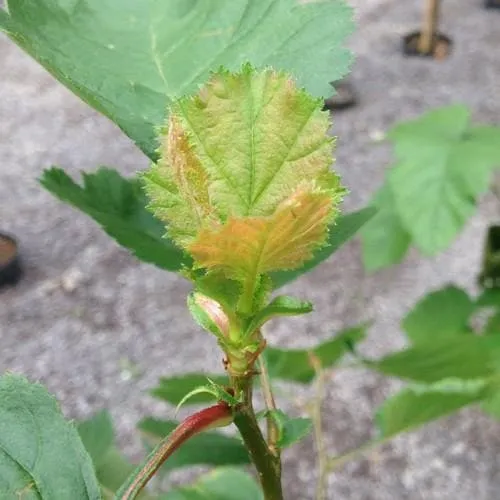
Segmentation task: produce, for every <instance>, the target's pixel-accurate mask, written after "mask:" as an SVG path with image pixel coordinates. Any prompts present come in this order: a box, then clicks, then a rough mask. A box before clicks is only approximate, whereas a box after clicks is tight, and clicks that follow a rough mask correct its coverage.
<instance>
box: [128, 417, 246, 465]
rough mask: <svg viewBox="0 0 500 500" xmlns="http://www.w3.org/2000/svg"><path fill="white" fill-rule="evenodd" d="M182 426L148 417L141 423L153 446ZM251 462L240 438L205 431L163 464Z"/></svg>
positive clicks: (150, 444) (148, 441) (233, 463)
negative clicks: (178, 426)
mask: <svg viewBox="0 0 500 500" xmlns="http://www.w3.org/2000/svg"><path fill="white" fill-rule="evenodd" d="M177 425H178V422H174V421H171V420H158V419H154V418H145V419H144V420H141V422H139V425H138V427H139V429H140V430H141V431H142V432H143V435H144V437H145V440H146V443H147V444H148V446H151V448H153V447H154V446H156V445H157V444H158V442H159V441H160V440H161V439H163V438H164V437H166V436H167V435H168V434H170V433H171V432H172V431H173V430H174V429H175V428H176V427H177ZM248 463H250V459H249V457H248V453H247V451H246V448H245V447H244V446H243V443H242V442H241V440H240V439H237V438H234V437H230V436H225V435H223V434H221V433H219V432H216V431H210V432H203V433H201V434H198V435H197V436H194V437H192V438H191V439H190V440H189V441H186V442H185V443H184V444H183V445H182V446H181V447H180V448H179V449H178V450H177V451H175V452H174V453H173V455H172V456H170V457H169V459H168V460H167V461H166V462H165V464H164V465H163V466H162V468H163V470H164V471H165V470H172V469H177V468H179V467H186V466H189V465H200V464H204V465H217V466H220V465H231V464H232V465H244V464H248Z"/></svg>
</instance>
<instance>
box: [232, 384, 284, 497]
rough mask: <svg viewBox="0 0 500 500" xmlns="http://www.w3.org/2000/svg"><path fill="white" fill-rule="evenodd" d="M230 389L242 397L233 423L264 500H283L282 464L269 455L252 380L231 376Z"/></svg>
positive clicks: (276, 457) (277, 458) (269, 451)
mask: <svg viewBox="0 0 500 500" xmlns="http://www.w3.org/2000/svg"><path fill="white" fill-rule="evenodd" d="M233 386H234V389H235V392H236V394H243V403H242V404H241V405H239V406H237V407H236V408H235V410H234V423H235V424H236V427H238V430H239V431H240V434H241V437H242V438H243V441H244V443H245V446H246V447H247V450H248V452H249V454H250V457H251V459H252V461H253V463H254V465H255V468H256V469H257V472H258V474H259V479H260V484H261V486H262V491H263V493H264V499H265V500H283V490H282V487H281V461H280V459H279V457H278V456H275V455H274V454H273V453H272V452H271V450H270V448H269V447H268V445H267V443H266V440H265V439H264V436H263V435H262V431H261V430H260V427H259V424H258V422H257V419H256V418H255V412H254V409H253V404H252V379H251V377H249V376H242V377H234V378H233Z"/></svg>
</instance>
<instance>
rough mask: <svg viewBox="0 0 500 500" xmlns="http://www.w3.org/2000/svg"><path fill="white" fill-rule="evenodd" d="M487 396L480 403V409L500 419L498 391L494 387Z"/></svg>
mask: <svg viewBox="0 0 500 500" xmlns="http://www.w3.org/2000/svg"><path fill="white" fill-rule="evenodd" d="M495 389H496V390H494V391H492V394H490V395H489V396H488V397H487V398H485V399H484V401H482V403H481V409H482V410H483V411H484V412H485V413H487V414H488V415H490V416H491V417H493V418H496V419H497V420H500V391H499V390H498V389H499V388H498V387H496V388H495Z"/></svg>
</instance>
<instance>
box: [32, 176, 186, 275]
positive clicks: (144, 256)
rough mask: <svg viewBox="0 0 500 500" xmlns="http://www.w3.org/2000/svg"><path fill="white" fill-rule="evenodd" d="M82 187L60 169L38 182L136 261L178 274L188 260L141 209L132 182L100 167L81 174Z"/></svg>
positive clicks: (141, 196) (138, 189) (138, 191)
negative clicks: (100, 230) (90, 222)
mask: <svg viewBox="0 0 500 500" xmlns="http://www.w3.org/2000/svg"><path fill="white" fill-rule="evenodd" d="M82 177H83V186H80V185H78V184H76V183H75V182H74V181H73V180H72V179H71V177H69V176H68V175H67V174H66V173H65V172H64V171H63V170H61V169H59V168H51V169H50V170H46V171H45V172H44V174H43V176H42V178H41V183H42V184H43V186H45V187H46V188H47V189H48V190H49V191H50V192H51V193H52V194H54V195H55V196H57V197H58V198H59V199H61V200H62V201H65V202H66V203H69V204H71V205H73V206H74V207H76V208H78V209H79V210H81V211H83V212H85V213H86V214H87V215H89V216H90V217H92V218H93V219H94V220H95V221H96V222H97V223H98V224H100V225H101V226H102V228H103V229H104V230H105V231H106V233H108V234H109V235H110V236H111V237H112V238H114V239H115V240H116V241H117V242H118V243H120V245H123V246H124V247H126V248H128V249H129V250H130V251H132V252H133V253H134V254H135V255H136V256H137V257H138V258H139V259H141V260H143V261H145V262H150V263H151V264H155V265H157V266H158V267H161V268H162V269H166V270H168V271H178V270H179V269H181V268H182V266H183V265H186V266H189V265H190V263H191V260H190V259H189V257H187V256H186V255H185V254H184V253H183V252H182V250H180V249H179V248H178V247H177V246H175V245H174V244H173V243H172V241H170V240H169V239H168V238H166V237H164V234H165V225H164V224H163V223H161V222H159V221H158V220H156V219H155V218H154V216H153V215H152V214H151V213H150V212H149V211H148V210H146V208H145V205H146V204H147V199H146V196H145V195H144V193H143V192H142V189H141V187H140V185H139V182H138V181H137V180H136V179H125V178H123V177H122V176H121V175H120V174H119V173H118V172H116V171H115V170H112V169H109V168H105V167H101V168H99V169H98V170H97V171H96V172H94V173H91V174H87V173H83V174H82Z"/></svg>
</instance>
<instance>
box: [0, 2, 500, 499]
mask: <svg viewBox="0 0 500 500" xmlns="http://www.w3.org/2000/svg"><path fill="white" fill-rule="evenodd" d="M353 3H354V4H355V6H356V8H357V20H358V30H357V33H356V35H355V36H354V37H353V38H352V40H351V46H352V48H353V49H354V51H355V52H356V54H357V62H356V64H355V66H354V71H353V74H352V81H353V82H354V84H355V85H356V88H357V91H358V92H359V94H360V96H361V103H360V105H359V106H358V107H357V108H355V109H353V110H349V111H346V112H343V113H338V115H337V116H336V117H335V125H334V130H335V133H336V134H337V135H338V136H339V140H338V152H337V169H338V170H339V171H340V172H341V173H342V175H343V178H344V183H345V184H346V185H347V186H348V187H349V188H350V190H351V195H350V196H349V198H348V200H347V202H346V206H347V208H348V209H352V208H358V207H361V206H363V205H364V204H365V203H366V202H367V201H368V200H369V198H370V195H371V193H372V192H373V191H374V190H375V189H376V188H377V187H378V186H379V184H380V183H381V181H382V178H383V174H384V170H385V168H386V167H387V165H388V164H389V163H390V161H391V159H390V150H389V148H388V147H387V146H385V145H380V144H375V143H374V140H373V139H374V138H375V137H377V136H379V135H380V133H381V132H383V131H384V130H387V128H388V127H389V126H391V125H392V124H394V123H395V122H396V121H398V120H401V119H405V118H411V117H414V116H417V115H418V114H419V113H421V112H423V111H425V110H427V109H429V108H431V107H433V106H437V105H445V104H450V103H453V102H463V103H466V104H468V105H469V106H470V107H471V109H472V110H473V116H474V118H475V119H476V120H478V121H481V122H484V123H492V124H493V123H495V122H496V123H498V122H499V116H500V97H499V96H500V84H499V75H500V54H499V52H498V50H499V47H500V29H499V26H500V12H493V11H485V10H484V9H483V8H482V3H483V2H482V1H481V0H474V1H470V2H444V13H443V18H444V22H443V31H445V32H446V33H448V34H449V35H451V36H452V37H453V38H454V41H455V45H454V51H453V55H452V57H451V58H449V59H448V60H446V61H444V62H441V63H436V62H430V61H427V60H408V59H405V58H403V57H402V56H401V55H400V36H401V35H402V34H404V33H406V32H408V31H410V30H412V29H414V28H415V27H416V26H417V25H418V20H419V8H420V4H421V2H417V1H414V2H398V1H395V0H393V1H388V0H371V1H361V0H356V2H353ZM0 68H1V75H2V76H1V79H0V162H1V167H0V226H1V229H3V230H7V231H11V232H12V233H14V234H16V235H17V236H18V237H19V238H20V240H21V244H22V253H23V257H24V261H25V265H26V277H25V279H24V280H23V281H22V283H20V284H19V285H18V286H17V287H16V288H13V289H9V290H6V291H2V292H1V293H0V342H1V344H0V345H1V351H0V364H1V369H2V370H7V369H8V370H14V371H18V372H23V373H25V374H27V375H28V376H29V377H31V378H32V379H39V380H41V381H42V382H43V383H44V384H46V385H47V386H48V387H49V389H50V390H51V391H52V392H54V393H55V394H56V395H57V397H58V398H59V399H60V400H61V402H62V405H63V408H64V411H65V412H66V413H67V414H68V415H69V416H71V417H75V418H80V417H86V416H88V415H90V414H91V413H92V412H93V411H95V410H97V409H100V408H103V407H107V408H110V410H111V412H112V414H113V417H114V419H115V421H116V424H117V429H118V434H119V438H120V442H121V443H122V445H123V448H124V450H125V451H126V452H127V453H128V454H129V455H130V456H137V450H138V449H139V448H138V444H139V443H138V440H137V437H136V436H135V435H134V433H133V429H134V424H135V422H136V421H137V420H138V419H139V418H140V417H142V416H144V415H146V414H151V413H154V414H156V415H159V416H161V415H163V416H166V417H171V416H172V409H171V408H167V407H165V406H164V405H161V404H159V403H158V402H155V401H154V400H153V399H152V398H150V397H149V396H148V395H147V394H146V393H145V390H146V389H147V388H150V387H152V386H154V385H155V383H156V381H157V379H158V377H159V376H161V375H171V374H174V373H177V372H182V371H184V370H187V369H198V370H202V369H205V370H215V369H217V368H218V366H219V359H220V355H219V353H218V351H217V349H216V346H215V342H214V340H213V339H212V338H211V337H209V336H208V335H207V334H204V333H202V332H200V331H198V330H197V329H196V328H195V327H194V326H193V323H192V321H191V319H190V317H189V316H188V314H187V312H186V308H185V298H184V297H185V295H186V293H187V292H188V289H189V287H188V285H187V284H186V283H185V282H184V281H182V280H181V279H179V278H177V277H175V276H174V275H169V274H165V273H163V272H161V271H159V270H157V269H155V268H153V267H150V266H148V265H144V264H141V263H139V262H137V261H136V260H134V259H133V258H132V257H130V256H129V255H128V254H127V253H126V252H125V251H123V250H122V249H120V248H118V247H117V246H116V245H115V244H114V243H113V242H112V241H110V240H109V238H108V237H107V236H106V235H105V234H103V233H102V232H101V231H100V229H99V228H98V227H96V226H95V225H94V224H93V223H92V221H90V220H89V219H87V218H86V217H85V216H83V215H81V214H79V213H76V212H75V211H73V210H72V209H71V208H69V207H67V206H65V205H63V204H61V203H59V202H58V201H56V200H55V199H53V198H52V197H51V196H50V195H49V194H47V193H46V192H44V191H43V190H42V189H41V188H40V186H39V185H38V184H37V181H36V179H37V177H38V176H39V175H40V174H41V172H42V169H43V168H44V167H47V166H49V165H51V164H57V165H60V166H64V167H65V168H66V169H68V170H69V171H70V172H71V173H72V174H74V175H76V174H77V173H78V172H79V171H80V170H87V169H92V168H94V167H95V166H96V165H99V164H105V165H110V166H115V167H117V168H119V169H120V171H122V172H123V173H126V174H130V173H133V172H135V171H137V170H138V169H142V168H144V167H146V166H147V161H146V160H145V158H144V157H143V156H142V155H141V153H140V152H139V151H138V150H137V149H135V147H134V146H133V145H132V144H131V143H130V141H129V140H127V139H126V138H125V137H123V136H122V135H121V133H120V132H119V131H118V130H117V128H116V127H115V126H114V125H113V124H111V123H110V122H109V121H108V120H107V119H105V118H103V117H101V116H99V115H97V114H96V113H95V112H93V111H92V110H90V109H89V108H88V107H87V106H86V105H84V104H83V103H82V102H80V101H79V100H78V99H77V98H76V97H74V96H72V95H71V94H70V92H69V91H67V90H65V89H64V88H63V87H62V86H61V85H60V84H58V83H57V82H56V81H54V80H53V79H52V78H51V77H50V76H49V75H48V74H47V73H46V72H45V71H44V70H43V69H41V68H40V67H39V66H38V65H37V64H36V63H34V62H33V61H32V60H30V59H29V58H28V57H27V56H26V55H25V54H23V53H22V52H21V51H20V50H19V49H17V48H16V47H15V46H14V45H13V44H12V43H10V42H9V41H8V40H7V39H6V38H5V37H3V36H2V37H0ZM497 211H498V204H497V202H496V200H495V199H494V198H493V197H492V196H490V197H486V198H485V199H484V200H483V201H482V203H481V207H480V210H479V212H478V214H477V215H476V216H475V217H474V218H473V219H472V220H471V221H470V223H469V224H468V225H467V227H466V229H465V231H464V232H463V233H462V235H461V236H460V238H459V239H458V240H457V241H456V243H455V244H454V245H453V247H452V248H451V249H450V250H449V251H447V252H446V253H445V254H443V255H440V256H439V257H437V258H435V259H427V260H424V259H422V258H421V257H419V256H418V255H417V254H416V253H415V252H412V253H411V255H410V257H409V258H408V259H407V260H406V261H405V262H404V263H403V264H402V265H400V266H398V267H396V268H393V269H389V270H387V271H384V272H381V273H378V274H377V275H375V276H367V275H366V274H365V273H364V272H363V269H362V266H361V265H360V255H359V244H358V242H356V241H354V242H352V243H350V244H349V245H347V246H346V247H344V248H343V249H342V250H341V251H340V252H338V253H337V254H336V256H335V257H334V258H333V259H331V260H330V261H329V262H328V263H327V264H325V265H323V266H322V267H321V269H319V270H317V271H315V272H313V273H312V274H311V275H309V276H307V277H304V278H303V279H301V280H300V281H298V282H296V283H295V284H293V285H290V286H288V288H287V291H288V292H290V293H293V294H294V295H296V296H299V297H304V298H307V299H311V300H313V301H314V303H315V304H316V306H317V312H316V313H315V314H312V315H310V316H308V317H304V318H301V319H297V320H294V321H290V320H287V321H282V322H277V323H275V324H274V325H273V326H272V327H271V328H270V330H269V338H270V341H271V342H272V343H274V344H278V345H281V346H305V345H311V344H313V343H315V342H317V341H318V340H319V339H322V338H325V337H326V336H328V335H329V334H330V333H331V332H332V331H334V330H336V329H339V328H341V327H343V326H347V325H350V324H353V323H355V322H357V321H359V320H360V319H366V318H375V319H376V322H375V324H374V326H373V328H372V329H371V331H370V337H369V340H368V342H367V343H366V345H365V351H366V352H369V353H371V354H373V355H378V354H382V353H385V352H388V351H390V350H392V349H396V348H399V347H401V346H402V345H403V343H404V339H403V337H402V335H401V332H400V329H399V327H398V324H399V320H400V319H401V317H402V316H403V315H404V313H405V311H407V310H408V308H409V307H410V306H411V305H412V304H413V303H414V302H415V301H416V300H417V299H418V298H419V297H420V296H421V295H423V294H425V293H426V292H427V291H429V290H430V289H434V288H438V287H440V286H442V285H443V284H444V283H447V282H450V281H453V282H456V283H458V284H460V285H463V286H467V287H468V288H471V286H472V285H471V284H472V283H473V282H474V277H475V274H476V272H477V270H478V269H479V263H480V254H481V245H482V240H483V236H484V231H485V228H486V227H487V225H488V224H489V223H490V222H491V221H492V220H494V219H495V214H496V213H497ZM471 289H472V290H473V288H471ZM130 365H133V366H134V367H135V370H136V371H137V373H136V374H135V375H134V376H132V377H131V371H130ZM135 370H133V371H135ZM395 387H396V386H395V384H394V383H391V382H389V381H387V380H383V379H381V378H380V377H378V376H376V375H373V374H370V373H364V372H359V371H349V370H344V371H340V372H338V373H336V374H335V376H334V378H333V380H332V381H331V383H329V385H328V391H327V398H326V402H325V404H324V419H325V426H326V437H325V441H326V444H327V446H328V448H329V449H330V450H331V451H332V452H340V451H343V450H346V449H348V448H350V447H352V446H355V445H357V444H359V443H361V442H363V441H364V440H365V439H367V438H368V437H369V436H370V435H371V433H372V429H373V427H372V421H371V418H372V413H373V408H374V407H375V406H376V405H377V404H379V403H380V402H381V401H382V400H383V398H384V396H385V395H386V394H388V393H389V391H391V390H394V388H395ZM294 394H296V395H298V396H300V397H305V396H306V391H305V390H296V389H294ZM283 401H285V402H284V405H285V406H286V407H291V403H290V402H289V401H288V400H283ZM313 457H314V454H313V447H312V443H311V441H310V440H309V441H306V442H304V443H303V444H301V445H300V446H299V447H297V448H296V449H294V450H292V451H290V452H287V453H286V454H285V471H286V472H285V483H286V491H287V498H288V499H290V500H303V499H304V500H305V499H310V498H313V480H314V478H315V474H316V472H315V468H314V464H313ZM497 457H500V427H499V424H498V423H496V422H493V421H491V420H489V419H488V418H487V417H485V416H483V415H482V414H480V413H479V412H478V411H475V410H468V411H464V412H462V413H461V414H459V415H457V416H454V417H452V418H449V419H447V420H445V421H441V422H440V423H438V424H433V425H431V426H429V427H427V428H425V429H423V430H420V431H419V432H415V433H413V434H411V435H409V436H405V437H401V438H399V439H397V440H396V441H394V442H393V443H392V444H391V445H388V446H386V447H385V448H384V449H382V450H379V451H377V452H376V453H374V454H372V455H371V456H370V457H369V458H368V459H366V460H358V461H355V462H352V463H350V464H348V465H347V466H346V467H344V468H343V469H342V470H341V471H339V472H338V473H337V474H335V475H333V476H331V478H330V481H329V484H330V491H329V496H328V498H332V499H333V498H335V499H339V500H340V499H349V500H357V499H360V500H372V499H373V500H389V499H396V500H400V499H411V500H417V499H425V500H433V499H435V500H447V499H449V500H452V499H453V500H469V499H470V498H475V500H492V499H496V498H499V497H500V494H499V493H498V490H499V488H500V458H497ZM182 477H183V475H182V474H181V475H179V474H174V476H173V479H174V480H176V479H179V478H182Z"/></svg>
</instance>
